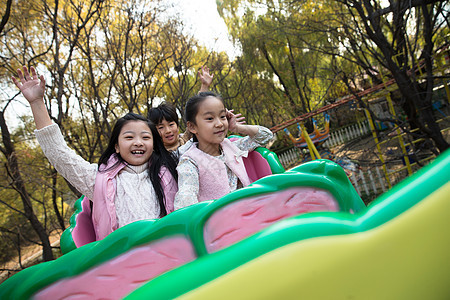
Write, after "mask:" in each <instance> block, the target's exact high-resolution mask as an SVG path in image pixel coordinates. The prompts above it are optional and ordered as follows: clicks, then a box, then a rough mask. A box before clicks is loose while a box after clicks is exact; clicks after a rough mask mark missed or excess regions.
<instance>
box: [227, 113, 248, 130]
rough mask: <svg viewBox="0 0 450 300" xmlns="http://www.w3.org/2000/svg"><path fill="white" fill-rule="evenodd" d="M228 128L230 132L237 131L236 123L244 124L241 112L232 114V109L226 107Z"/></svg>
mask: <svg viewBox="0 0 450 300" xmlns="http://www.w3.org/2000/svg"><path fill="white" fill-rule="evenodd" d="M227 120H228V130H229V131H231V132H237V128H238V125H242V124H245V121H244V120H245V117H242V115H241V114H237V115H235V114H233V110H232V109H231V110H228V109H227Z"/></svg>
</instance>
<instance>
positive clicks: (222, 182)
mask: <svg viewBox="0 0 450 300" xmlns="http://www.w3.org/2000/svg"><path fill="white" fill-rule="evenodd" d="M220 145H221V146H222V150H223V153H224V155H225V163H223V162H222V161H221V160H220V159H218V158H215V157H212V156H210V155H207V154H206V153H205V152H203V151H201V150H200V149H198V148H197V145H196V144H194V145H193V146H192V147H191V148H190V149H189V150H188V151H186V153H184V155H183V156H187V157H190V158H191V159H193V160H194V161H195V162H196V164H197V166H198V172H199V194H198V201H199V202H201V201H205V200H212V199H218V198H220V197H222V196H225V195H226V194H228V193H229V192H231V191H230V186H229V184H228V175H227V168H226V166H228V167H229V168H230V170H231V171H233V173H234V174H236V176H237V177H238V178H239V180H240V181H241V182H242V184H243V185H244V186H247V185H249V184H250V183H251V182H250V179H249V177H248V175H247V171H246V169H245V166H244V162H243V160H242V155H244V156H246V155H247V154H248V152H247V151H241V150H240V149H239V148H238V147H236V146H235V145H234V144H233V143H232V142H230V140H228V139H225V140H223V142H222V143H220ZM225 165H226V166H225Z"/></svg>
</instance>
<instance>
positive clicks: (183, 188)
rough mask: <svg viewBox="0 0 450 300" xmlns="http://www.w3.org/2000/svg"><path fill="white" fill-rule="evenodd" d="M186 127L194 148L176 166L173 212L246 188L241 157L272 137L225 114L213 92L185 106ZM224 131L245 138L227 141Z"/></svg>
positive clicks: (222, 106) (244, 171)
mask: <svg viewBox="0 0 450 300" xmlns="http://www.w3.org/2000/svg"><path fill="white" fill-rule="evenodd" d="M185 116H186V121H187V127H188V129H189V131H190V132H191V133H192V134H193V135H194V142H195V143H194V145H193V146H192V147H191V148H190V149H189V150H188V151H186V152H185V153H184V154H183V155H182V156H181V158H180V162H179V163H178V167H177V171H178V193H177V195H176V196H175V209H179V208H181V207H185V206H188V205H192V204H194V203H197V202H200V201H205V200H212V199H218V198H220V197H222V196H224V195H226V194H228V193H229V192H232V191H234V190H236V189H238V188H241V187H244V186H247V185H249V184H250V183H251V182H250V179H249V177H248V175H247V172H246V170H245V166H244V163H243V159H242V158H243V157H247V155H248V152H249V151H251V150H253V149H255V148H256V147H258V146H263V145H265V144H266V143H267V142H269V141H270V139H271V138H272V137H273V134H272V132H271V131H270V130H269V129H267V128H265V127H262V126H257V125H245V124H242V123H240V122H239V120H238V119H237V116H239V115H234V114H233V113H232V112H231V111H228V110H227V109H226V108H225V106H224V103H223V100H222V99H221V98H220V97H219V96H218V95H217V94H215V93H212V92H202V93H199V94H198V95H196V96H194V97H192V98H190V99H189V100H188V102H187V103H186V110H185ZM228 130H230V131H232V132H236V133H239V134H241V135H245V136H246V137H244V138H240V139H237V140H236V141H234V142H231V141H230V140H229V139H227V138H226V136H227V134H228Z"/></svg>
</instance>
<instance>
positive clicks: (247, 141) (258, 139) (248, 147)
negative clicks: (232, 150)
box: [233, 126, 273, 151]
mask: <svg viewBox="0 0 450 300" xmlns="http://www.w3.org/2000/svg"><path fill="white" fill-rule="evenodd" d="M258 127H259V128H258V133H257V134H255V136H254V137H252V138H251V137H250V136H245V137H243V138H239V139H237V140H235V141H233V144H234V145H235V146H236V147H238V148H239V149H240V150H242V151H252V150H254V149H255V148H256V147H260V146H264V145H265V144H267V143H268V142H269V141H270V140H271V139H272V138H273V133H272V131H270V129H268V128H266V127H263V126H258Z"/></svg>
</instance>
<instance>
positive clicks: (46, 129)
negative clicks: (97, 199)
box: [12, 67, 97, 199]
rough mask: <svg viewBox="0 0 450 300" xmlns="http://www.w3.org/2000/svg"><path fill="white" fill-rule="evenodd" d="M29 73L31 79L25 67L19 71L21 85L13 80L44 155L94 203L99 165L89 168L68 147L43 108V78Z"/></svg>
mask: <svg viewBox="0 0 450 300" xmlns="http://www.w3.org/2000/svg"><path fill="white" fill-rule="evenodd" d="M30 70H31V76H30V74H29V73H28V69H27V68H26V67H23V73H22V71H21V70H20V69H19V70H17V73H18V77H19V80H20V82H19V80H17V79H16V78H14V77H12V80H13V82H14V84H15V85H16V86H17V87H18V88H19V89H20V90H21V92H22V94H23V95H24V97H25V99H26V100H27V101H28V103H30V106H31V111H32V112H33V116H34V121H35V123H36V129H37V130H36V131H35V134H36V137H37V139H38V142H39V144H40V145H41V148H42V151H43V152H44V154H45V156H46V157H47V158H48V160H49V161H50V163H51V164H52V166H54V167H55V168H56V170H57V171H58V173H60V174H61V175H62V176H63V177H64V178H65V179H66V180H67V181H69V182H70V183H71V184H72V185H73V186H74V187H75V188H76V189H77V190H78V191H79V192H80V193H82V194H84V195H86V196H87V197H88V198H90V199H93V191H94V183H95V177H96V175H97V164H90V163H89V162H87V161H86V160H84V159H83V158H82V157H81V156H79V155H77V154H76V153H75V151H73V150H72V149H70V148H69V147H68V146H67V144H66V142H65V141H64V138H63V136H62V135H61V131H60V130H59V127H58V126H57V125H56V124H54V123H53V122H52V121H51V119H50V116H49V114H48V111H47V108H46V107H45V104H44V91H45V80H44V77H43V76H41V77H40V78H39V77H38V76H37V75H36V70H35V69H34V68H33V67H31V68H30Z"/></svg>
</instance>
